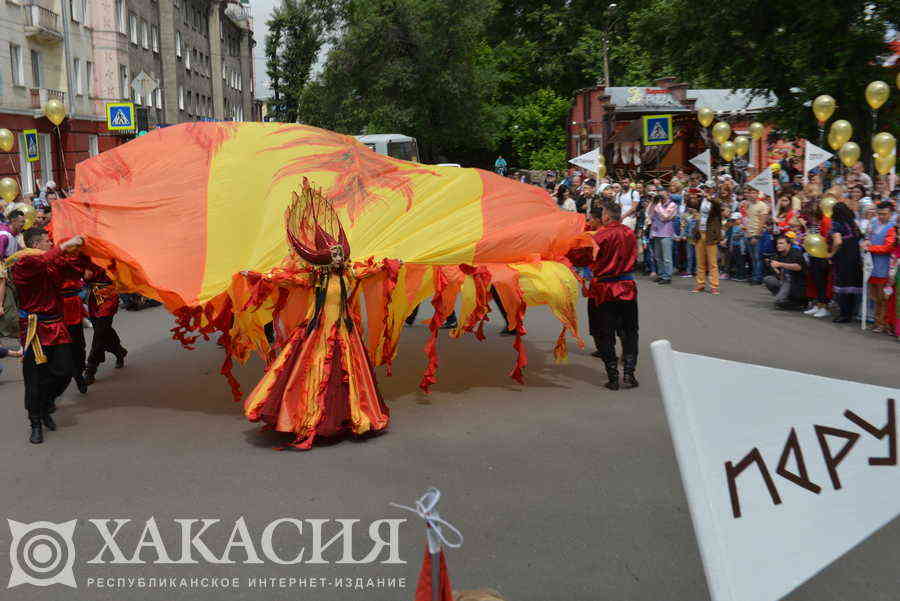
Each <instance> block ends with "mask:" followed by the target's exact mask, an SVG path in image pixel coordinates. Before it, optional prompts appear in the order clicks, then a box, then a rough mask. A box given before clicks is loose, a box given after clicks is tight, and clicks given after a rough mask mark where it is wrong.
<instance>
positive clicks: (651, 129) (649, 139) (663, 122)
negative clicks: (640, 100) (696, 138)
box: [644, 115, 675, 146]
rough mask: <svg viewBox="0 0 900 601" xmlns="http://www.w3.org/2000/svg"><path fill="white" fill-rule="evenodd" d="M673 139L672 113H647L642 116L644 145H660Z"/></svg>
mask: <svg viewBox="0 0 900 601" xmlns="http://www.w3.org/2000/svg"><path fill="white" fill-rule="evenodd" d="M674 141H675V136H674V134H673V132H672V115H647V116H645V117H644V146H662V145H663V144H671V143H672V142H674Z"/></svg>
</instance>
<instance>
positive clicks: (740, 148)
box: [697, 107, 765, 163]
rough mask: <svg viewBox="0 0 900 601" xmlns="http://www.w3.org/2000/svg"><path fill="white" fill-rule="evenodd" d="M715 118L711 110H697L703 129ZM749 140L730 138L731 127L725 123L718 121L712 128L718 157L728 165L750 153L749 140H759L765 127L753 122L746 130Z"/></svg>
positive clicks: (740, 137) (704, 108) (745, 138)
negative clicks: (736, 158) (717, 147)
mask: <svg viewBox="0 0 900 601" xmlns="http://www.w3.org/2000/svg"><path fill="white" fill-rule="evenodd" d="M715 118H716V113H715V111H713V110H712V109H711V108H708V107H703V108H699V109H697V120H698V121H699V122H700V125H702V126H703V127H709V126H710V125H711V124H712V122H713V121H714V120H715ZM748 129H749V131H750V138H748V137H747V136H743V135H741V136H735V138H734V140H729V138H730V137H731V125H729V124H728V123H727V122H725V121H719V122H718V123H716V124H715V125H713V128H712V137H713V140H715V142H716V144H717V145H718V146H719V156H721V157H722V159H724V160H725V162H728V163H730V162H731V161H733V160H734V157H742V156H744V155H745V154H747V153H748V152H749V151H750V140H751V139H753V140H759V139H760V138H761V137H762V135H763V133H764V132H765V126H764V125H763V124H762V123H758V122H756V121H754V122H753V123H751V124H750V127H749V128H748Z"/></svg>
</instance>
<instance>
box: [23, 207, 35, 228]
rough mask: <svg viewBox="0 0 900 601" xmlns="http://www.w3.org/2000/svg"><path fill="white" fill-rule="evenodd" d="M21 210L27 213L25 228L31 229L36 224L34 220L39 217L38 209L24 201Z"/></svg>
mask: <svg viewBox="0 0 900 601" xmlns="http://www.w3.org/2000/svg"><path fill="white" fill-rule="evenodd" d="M19 210H20V211H22V213H24V214H25V225H24V226H23V229H26V230H27V229H31V226H33V225H34V220H35V218H36V217H37V211H35V210H34V207H33V206H32V205H30V204H27V203H22V208H21V209H19Z"/></svg>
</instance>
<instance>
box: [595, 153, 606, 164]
mask: <svg viewBox="0 0 900 601" xmlns="http://www.w3.org/2000/svg"><path fill="white" fill-rule="evenodd" d="M597 162H598V163H600V164H601V165H605V164H606V157H605V156H603V154H602V153H600V154H598V155H597Z"/></svg>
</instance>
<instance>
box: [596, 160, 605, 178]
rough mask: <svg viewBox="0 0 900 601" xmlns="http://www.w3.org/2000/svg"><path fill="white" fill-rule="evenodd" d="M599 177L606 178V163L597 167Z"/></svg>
mask: <svg viewBox="0 0 900 601" xmlns="http://www.w3.org/2000/svg"><path fill="white" fill-rule="evenodd" d="M597 177H606V163H600V164H599V165H597Z"/></svg>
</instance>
